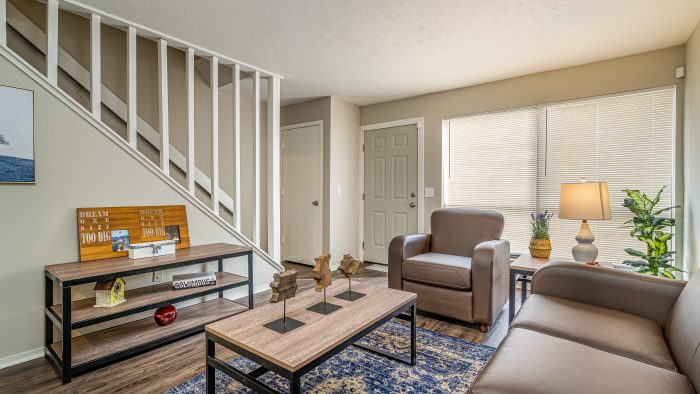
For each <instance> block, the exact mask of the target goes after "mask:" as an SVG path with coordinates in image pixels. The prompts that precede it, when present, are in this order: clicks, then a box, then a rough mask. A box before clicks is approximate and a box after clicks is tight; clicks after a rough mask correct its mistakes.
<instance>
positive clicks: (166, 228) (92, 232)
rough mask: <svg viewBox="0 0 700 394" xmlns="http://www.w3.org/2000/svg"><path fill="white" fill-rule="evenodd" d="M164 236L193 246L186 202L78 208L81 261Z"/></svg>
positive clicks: (125, 251)
mask: <svg viewBox="0 0 700 394" xmlns="http://www.w3.org/2000/svg"><path fill="white" fill-rule="evenodd" d="M164 240H174V241H175V242H176V243H177V244H176V246H175V247H176V248H177V249H180V248H189V247H190V235H189V232H188V230H187V211H186V210H185V206H184V205H162V206H152V207H113V208H78V246H79V249H80V261H91V260H99V259H107V258H111V257H119V256H127V255H128V254H129V245H130V244H136V243H143V242H153V241H164Z"/></svg>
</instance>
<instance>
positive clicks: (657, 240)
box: [622, 186, 684, 279]
mask: <svg viewBox="0 0 700 394" xmlns="http://www.w3.org/2000/svg"><path fill="white" fill-rule="evenodd" d="M665 188H666V186H664V187H662V188H661V190H659V191H658V193H656V197H654V199H650V198H649V197H647V195H646V194H644V193H641V192H640V191H639V190H629V189H625V190H624V192H625V193H627V196H628V197H627V198H625V201H624V202H623V203H622V206H624V207H625V208H627V209H629V210H630V211H631V212H632V213H633V214H634V217H633V218H632V219H630V220H628V221H626V222H625V225H626V227H627V228H630V229H631V230H630V236H631V237H632V238H637V239H638V240H640V241H642V242H643V243H644V245H646V249H647V250H646V253H644V252H642V251H641V250H637V249H633V248H627V249H625V252H627V254H629V255H630V256H633V257H637V258H638V260H625V261H624V263H625V264H627V265H631V266H632V267H635V271H637V272H639V273H641V274H648V275H655V276H664V277H666V278H671V279H675V277H676V276H675V273H676V272H684V271H683V270H681V269H679V268H677V267H676V266H674V265H673V254H675V253H676V252H674V251H671V250H668V243H669V241H671V239H672V238H673V233H672V232H666V231H664V230H665V229H667V228H668V229H672V228H673V227H674V226H675V225H676V220H675V219H673V218H666V217H661V216H659V215H661V214H662V213H664V212H670V211H671V210H672V209H673V208H678V207H677V206H673V207H668V208H662V209H656V204H658V203H659V200H660V199H661V193H663V191H664V189H665Z"/></svg>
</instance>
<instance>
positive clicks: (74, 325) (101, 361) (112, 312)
mask: <svg viewBox="0 0 700 394" xmlns="http://www.w3.org/2000/svg"><path fill="white" fill-rule="evenodd" d="M241 256H246V257H247V260H248V277H243V276H240V275H235V274H232V273H229V272H224V271H223V260H224V259H228V258H234V257H241ZM213 261H217V262H218V272H216V284H215V285H212V286H204V287H197V288H191V289H183V290H173V289H172V282H167V283H159V284H156V285H152V286H145V287H141V288H136V289H130V290H127V291H126V293H125V296H126V301H125V302H124V303H122V304H119V305H116V306H114V307H111V308H95V307H94V306H93V305H94V304H95V299H94V298H87V299H82V300H76V301H73V300H72V299H71V287H72V286H76V285H80V284H85V283H94V282H99V281H104V280H111V279H115V278H118V277H126V276H132V275H138V274H143V273H148V272H155V271H162V270H167V269H173V268H178V267H184V266H189V265H195V264H202V263H207V262H213ZM44 273H45V287H44V291H45V306H46V308H45V319H44V321H45V323H44V343H45V352H46V355H47V356H48V357H49V359H51V361H52V362H53V363H54V364H55V365H56V367H57V368H58V369H59V370H60V371H61V376H62V379H63V383H68V382H70V380H71V377H72V376H73V375H75V374H77V373H82V372H87V371H89V370H92V369H95V368H99V367H101V366H104V365H108V364H111V363H112V362H115V361H118V360H121V359H124V358H126V357H130V356H134V355H137V354H140V353H143V352H145V351H148V350H150V349H153V348H155V347H157V346H160V345H163V344H166V343H169V342H171V341H174V340H176V339H179V338H182V337H184V336H187V335H191V334H194V333H197V332H201V331H202V330H203V329H204V325H205V324H208V323H211V322H214V321H217V320H219V319H222V318H224V317H228V316H232V315H234V314H236V313H240V312H242V311H245V310H248V309H252V308H253V250H252V248H249V247H245V246H238V245H230V244H223V243H220V244H211V245H201V246H193V247H191V248H187V249H180V250H177V251H176V252H175V254H174V255H169V256H159V257H152V258H146V259H139V260H131V259H129V258H127V257H119V258H113V259H105V260H95V261H90V262H74V263H66V264H54V265H47V266H46V267H45V270H44ZM54 286H58V287H59V288H60V290H61V301H62V302H61V303H60V304H58V303H55V301H54V297H53V295H54ZM242 286H247V288H248V306H247V307H245V306H243V305H240V304H237V303H235V302H233V301H230V300H227V299H225V298H223V292H224V290H229V289H233V288H236V287H242ZM213 293H218V295H219V298H217V299H214V300H210V301H207V302H203V303H199V304H195V305H192V306H188V307H186V308H182V309H180V310H179V311H178V317H177V320H175V322H174V323H172V324H171V325H168V326H165V327H159V326H158V325H156V324H155V322H154V321H153V319H152V318H150V317H149V318H145V319H140V320H136V321H133V322H130V323H125V324H121V325H118V326H114V327H110V328H107V329H104V330H101V331H97V332H93V333H90V334H86V335H82V336H76V337H73V338H71V337H72V331H73V330H75V329H78V328H81V327H87V326H91V325H94V324H97V323H101V322H105V321H108V320H113V319H117V318H120V317H124V316H129V315H133V314H136V313H140V312H145V311H148V310H153V309H155V308H158V307H160V306H163V305H168V304H174V303H177V302H182V301H185V300H189V299H193V298H197V297H202V296H205V295H208V294H213ZM54 326H55V327H57V328H58V330H59V332H60V333H59V340H58V341H56V340H55V339H54ZM64 344H66V346H64Z"/></svg>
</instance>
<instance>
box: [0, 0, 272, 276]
mask: <svg viewBox="0 0 700 394" xmlns="http://www.w3.org/2000/svg"><path fill="white" fill-rule="evenodd" d="M8 4H9V3H8ZM0 55H1V56H2V57H4V58H5V59H7V60H8V61H9V62H10V63H12V64H13V65H15V66H16V67H17V68H19V69H20V70H22V72H24V73H25V74H26V75H28V76H29V77H30V78H32V79H33V80H34V81H36V82H37V83H38V84H39V85H41V86H42V87H43V88H44V89H46V90H47V91H48V92H50V93H51V94H53V95H54V96H55V97H56V98H58V99H59V100H61V102H63V103H64V104H65V105H67V106H68V107H69V108H71V109H72V110H73V111H74V112H75V113H77V114H78V115H80V116H81V117H82V118H83V119H85V120H86V121H88V122H89V123H90V124H91V125H92V126H93V127H95V128H96V129H97V130H99V131H100V132H101V133H102V134H104V135H105V136H106V137H107V138H109V139H110V140H111V141H112V142H114V143H115V144H116V145H117V146H119V147H120V148H122V149H123V150H124V151H126V152H127V153H128V154H129V155H131V156H132V157H133V158H134V159H136V160H137V161H139V162H140V163H141V164H142V165H143V166H144V167H145V168H146V169H148V170H149V171H151V172H152V173H154V174H155V175H156V176H157V177H159V178H160V179H161V180H162V181H163V182H165V183H166V184H168V185H169V186H170V187H171V188H173V189H174V190H175V191H177V192H178V193H179V194H180V195H182V196H183V197H184V198H185V199H187V200H188V201H189V202H190V203H192V204H193V205H194V206H195V207H197V208H199V209H200V210H201V211H202V212H204V214H206V215H207V216H209V217H210V218H211V219H212V220H214V221H215V222H216V223H217V224H219V226H220V227H221V228H222V229H224V230H226V231H228V232H229V233H230V234H231V235H232V236H233V237H235V238H236V239H237V240H238V241H240V242H241V244H243V245H245V246H249V247H251V248H253V252H254V253H255V254H256V255H257V256H258V257H259V258H260V259H262V260H263V261H265V262H267V263H268V264H270V265H271V266H272V267H273V268H274V269H276V270H278V271H283V270H284V267H283V266H282V264H281V263H279V262H277V261H275V260H274V259H273V258H272V257H271V256H270V255H269V254H267V253H266V252H265V251H264V250H262V249H260V248H259V247H258V246H257V245H254V244H253V243H252V242H251V241H250V240H249V239H248V238H247V237H246V236H244V235H243V234H241V233H239V232H238V231H236V230H235V229H234V227H233V226H232V225H231V224H230V223H228V222H227V221H225V220H224V219H223V218H221V217H220V216H218V215H216V214H215V213H214V212H213V211H212V210H211V209H210V208H209V207H208V206H207V205H205V204H204V203H202V202H201V201H200V200H198V199H197V198H195V197H194V196H192V195H191V194H189V193H188V192H187V190H186V189H185V188H184V187H182V185H180V184H179V183H177V182H176V181H175V180H174V179H172V178H170V177H169V176H167V175H166V174H165V173H163V171H161V170H160V168H158V167H157V166H156V165H155V164H153V163H152V162H151V161H150V160H149V159H148V158H147V157H146V156H144V155H143V154H142V153H141V152H139V151H137V150H135V149H132V148H131V146H130V145H129V144H128V143H127V142H126V141H125V140H124V139H122V138H121V137H120V136H118V135H117V134H116V133H114V132H113V131H112V130H111V129H110V128H109V127H108V126H107V125H106V124H104V123H102V122H101V121H98V120H97V119H95V118H94V117H93V116H92V114H91V113H90V112H89V111H88V110H87V109H85V108H84V107H83V106H82V105H80V104H79V103H78V102H77V101H75V100H74V99H73V98H72V97H70V96H69V95H68V94H67V93H65V92H64V91H63V90H61V89H60V88H58V86H55V85H53V84H51V83H50V82H49V81H48V79H47V78H46V77H45V76H44V75H42V74H40V73H39V72H38V71H37V70H35V69H34V67H32V66H31V65H30V64H29V63H27V62H26V61H25V60H24V59H22V58H21V57H20V56H18V55H16V54H15V53H14V52H13V51H11V50H9V49H8V48H6V47H4V46H1V45H0ZM103 97H104V96H103Z"/></svg>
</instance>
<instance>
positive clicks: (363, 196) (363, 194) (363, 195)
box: [362, 193, 365, 201]
mask: <svg viewBox="0 0 700 394" xmlns="http://www.w3.org/2000/svg"><path fill="white" fill-rule="evenodd" d="M362 201H365V193H362Z"/></svg>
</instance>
